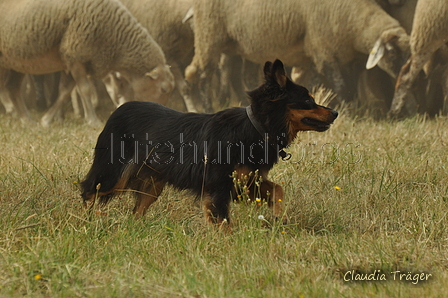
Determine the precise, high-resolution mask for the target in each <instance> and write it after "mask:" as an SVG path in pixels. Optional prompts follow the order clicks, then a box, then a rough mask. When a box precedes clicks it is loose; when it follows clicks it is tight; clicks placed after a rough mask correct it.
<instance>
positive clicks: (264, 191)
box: [260, 180, 288, 223]
mask: <svg viewBox="0 0 448 298" xmlns="http://www.w3.org/2000/svg"><path fill="white" fill-rule="evenodd" d="M260 192H261V195H262V199H263V200H266V201H267V202H268V206H269V207H270V208H271V209H272V213H273V215H274V217H275V218H276V219H279V218H281V219H282V222H283V223H286V222H287V221H288V218H287V216H286V214H283V199H284V192H283V188H282V187H281V186H280V185H278V184H276V183H274V182H271V181H269V180H264V181H263V182H262V183H261V185H260Z"/></svg>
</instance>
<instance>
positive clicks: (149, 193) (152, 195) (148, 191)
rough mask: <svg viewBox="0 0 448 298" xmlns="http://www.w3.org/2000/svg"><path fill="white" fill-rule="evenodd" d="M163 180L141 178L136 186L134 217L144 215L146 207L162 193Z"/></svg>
mask: <svg viewBox="0 0 448 298" xmlns="http://www.w3.org/2000/svg"><path fill="white" fill-rule="evenodd" d="M164 186H165V182H160V181H156V180H153V179H148V180H143V181H141V183H140V185H139V186H138V190H137V191H136V193H137V200H136V202H135V206H134V211H133V212H134V214H135V216H136V217H141V216H143V215H145V213H146V211H147V210H148V207H149V206H151V204H152V203H154V202H155V201H156V200H157V199H158V197H159V195H160V194H161V193H162V190H163V187H164Z"/></svg>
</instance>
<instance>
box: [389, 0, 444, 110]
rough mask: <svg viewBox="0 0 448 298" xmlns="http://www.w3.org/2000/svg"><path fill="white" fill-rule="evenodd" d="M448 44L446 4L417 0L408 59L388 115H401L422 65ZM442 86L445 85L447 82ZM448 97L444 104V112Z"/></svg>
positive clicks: (442, 0)
mask: <svg viewBox="0 0 448 298" xmlns="http://www.w3.org/2000/svg"><path fill="white" fill-rule="evenodd" d="M447 43H448V1H446V0H419V1H418V2H417V7H416V9H415V15H414V22H413V25H412V33H411V40H410V46H411V57H410V58H409V59H408V61H407V62H406V64H405V65H404V66H403V67H402V69H401V71H400V74H399V76H398V79H397V83H396V85H395V94H394V99H393V101H392V105H391V108H390V111H389V115H391V116H397V115H400V114H401V113H402V112H403V108H404V107H405V104H406V101H409V102H412V101H413V98H412V94H411V93H410V89H411V87H412V84H413V83H414V81H415V79H416V78H417V76H418V74H419V73H420V71H421V70H422V69H423V67H424V66H425V64H427V63H428V62H430V60H431V58H432V57H433V55H434V53H435V52H436V51H437V50H438V49H440V48H442V47H443V46H444V45H445V44H447ZM445 84H448V82H446V83H445ZM447 100H448V97H447V94H446V91H445V98H444V104H445V109H447V106H446V105H447Z"/></svg>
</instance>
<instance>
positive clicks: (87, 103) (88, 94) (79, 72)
mask: <svg viewBox="0 0 448 298" xmlns="http://www.w3.org/2000/svg"><path fill="white" fill-rule="evenodd" d="M70 72H71V74H72V76H73V79H74V80H75V82H76V85H77V86H78V88H79V93H80V94H79V95H80V96H81V102H82V105H83V108H84V118H85V119H86V122H87V124H88V125H90V126H93V127H98V126H102V123H101V121H100V120H99V119H98V117H97V116H96V113H95V108H94V107H93V104H92V97H93V94H92V92H95V90H94V88H95V86H94V85H93V84H92V81H91V80H90V79H89V77H88V74H87V71H86V69H85V67H84V65H82V64H81V63H75V64H74V65H73V66H72V67H70Z"/></svg>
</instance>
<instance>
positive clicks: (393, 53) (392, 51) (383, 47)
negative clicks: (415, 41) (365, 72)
mask: <svg viewBox="0 0 448 298" xmlns="http://www.w3.org/2000/svg"><path fill="white" fill-rule="evenodd" d="M409 52H410V50H409V35H407V34H406V32H405V30H404V29H403V28H401V27H398V28H393V29H389V30H386V31H384V32H383V33H382V34H381V35H380V37H379V38H378V40H377V41H376V42H375V45H374V46H373V48H372V50H371V51H370V55H369V58H368V60H367V64H366V68H367V69H371V68H373V67H374V66H376V65H378V66H379V67H380V68H381V69H382V70H384V71H385V72H387V73H388V74H389V75H390V76H391V77H393V78H397V76H398V73H399V72H400V69H401V67H402V66H403V65H404V63H405V62H406V60H407V58H408V57H409Z"/></svg>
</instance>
